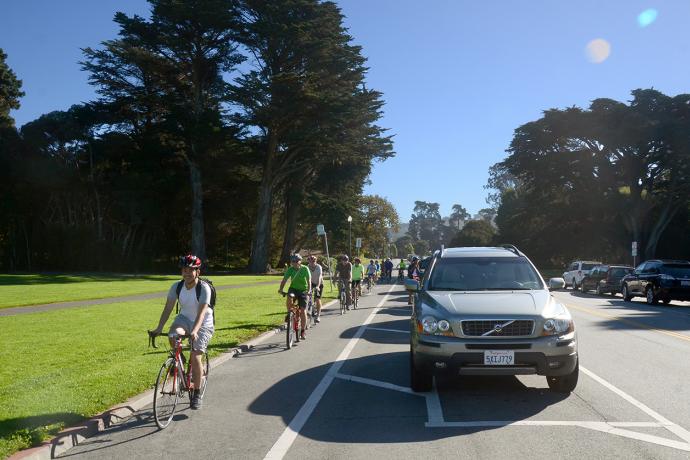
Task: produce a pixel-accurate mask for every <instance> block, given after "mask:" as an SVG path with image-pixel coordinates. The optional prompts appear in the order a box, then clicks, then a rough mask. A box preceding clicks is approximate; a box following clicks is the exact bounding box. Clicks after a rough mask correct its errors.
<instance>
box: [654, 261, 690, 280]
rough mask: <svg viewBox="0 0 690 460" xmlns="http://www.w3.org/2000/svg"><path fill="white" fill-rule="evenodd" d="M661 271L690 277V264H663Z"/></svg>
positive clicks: (674, 275) (677, 276)
mask: <svg viewBox="0 0 690 460" xmlns="http://www.w3.org/2000/svg"><path fill="white" fill-rule="evenodd" d="M661 273H665V274H667V275H671V276H673V277H674V278H690V265H684V264H683V265H681V264H677V265H663V266H662V267H661Z"/></svg>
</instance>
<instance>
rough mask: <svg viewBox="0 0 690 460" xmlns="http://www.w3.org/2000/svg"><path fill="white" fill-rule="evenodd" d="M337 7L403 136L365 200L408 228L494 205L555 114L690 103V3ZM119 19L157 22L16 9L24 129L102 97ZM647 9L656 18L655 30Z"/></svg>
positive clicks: (390, 2) (65, 7)
mask: <svg viewBox="0 0 690 460" xmlns="http://www.w3.org/2000/svg"><path fill="white" fill-rule="evenodd" d="M337 3H338V4H339V5H340V6H341V8H342V10H343V13H344V14H345V15H346V26H347V27H348V28H349V29H350V33H351V34H352V36H353V37H354V42H355V43H356V44H359V45H361V46H363V48H364V50H363V53H364V55H365V56H366V57H367V58H368V59H369V61H368V64H369V67H370V71H369V75H368V86H369V87H371V88H375V89H377V90H379V91H381V92H383V98H384V100H385V102H386V106H385V108H384V111H385V114H384V117H383V119H382V120H381V122H380V124H381V125H382V126H384V127H386V128H389V129H390V133H391V134H393V135H394V136H395V138H394V139H395V150H396V152H397V156H396V157H395V158H393V159H390V160H388V161H386V162H384V163H379V164H376V165H375V167H374V170H373V173H372V175H371V178H370V180H371V184H370V185H367V186H366V187H365V192H366V193H370V194H374V193H376V194H379V195H382V196H384V197H386V198H388V199H389V200H390V201H391V202H392V203H393V204H394V205H395V207H396V209H397V210H398V212H399V214H400V218H401V220H402V221H403V222H406V221H407V220H409V217H410V214H411V213H412V208H413V206H414V201H415V200H424V201H432V202H438V203H440V204H441V212H442V214H444V215H447V214H449V213H450V209H451V206H452V205H453V204H454V203H459V204H462V205H463V206H465V207H466V208H467V209H468V210H469V211H470V212H471V213H476V212H477V211H478V210H479V209H481V208H483V207H486V206H487V205H486V202H485V198H486V195H487V191H486V190H485V189H484V188H483V187H484V185H485V184H486V181H487V178H488V169H489V167H490V166H491V165H492V164H494V163H496V162H498V161H501V160H502V159H503V158H504V157H505V155H506V154H505V149H506V148H507V147H508V145H509V143H510V140H511V138H512V133H513V131H514V129H515V128H517V127H518V126H520V125H521V124H523V123H526V122H529V121H532V120H535V119H537V118H539V117H540V115H541V112H542V111H543V110H546V109H549V108H564V107H568V106H573V105H577V106H581V107H585V106H587V105H588V104H589V102H590V101H591V100H593V99H596V98H598V97H609V98H613V99H617V100H621V101H626V100H629V96H630V91H631V90H633V89H635V88H649V87H654V88H656V89H658V90H660V91H662V92H664V93H666V94H670V95H675V94H679V93H685V92H690V59H688V58H689V57H690V27H688V26H687V24H688V20H689V19H690V1H686V0H675V1H637V0H606V1H602V0H596V1H595V0H578V1H572V0H522V1H518V0H484V1H476V0H475V1H464V0H426V1H421V0H340V1H338V2H337ZM118 10H119V11H123V12H125V13H128V14H135V13H136V14H140V15H146V14H147V12H148V4H147V3H146V1H145V0H61V1H50V0H23V1H21V2H19V1H8V2H5V4H4V5H3V14H2V15H1V16H0V47H1V48H3V49H4V50H5V52H6V53H7V54H8V55H9V56H8V63H9V65H10V66H11V67H12V69H13V70H14V71H15V72H16V73H17V75H18V77H19V78H20V79H22V80H23V83H24V86H23V90H24V91H25V92H26V96H25V97H24V98H23V99H22V101H21V103H22V107H21V108H20V110H18V111H14V112H13V116H14V117H15V119H16V121H17V124H18V125H19V126H21V125H22V124H23V123H26V122H28V121H31V120H33V119H34V118H36V117H38V116H40V115H41V114H43V113H46V112H49V111H51V110H62V109H66V108H68V107H69V106H70V105H72V104H74V103H78V102H82V101H87V100H90V99H91V98H93V97H94V92H93V89H92V88H91V87H90V86H89V85H88V84H87V75H86V74H85V73H84V72H81V71H80V69H79V65H78V63H77V62H78V61H79V60H80V59H81V58H82V56H81V52H80V48H82V47H87V46H91V47H96V46H98V44H99V43H100V42H101V41H103V40H107V39H110V38H113V37H115V36H116V34H117V29H116V27H115V25H114V24H113V22H112V17H113V14H114V13H115V11H118ZM650 10H653V11H651V12H650ZM645 11H648V12H647V14H646V15H644V16H642V18H643V19H646V21H647V22H649V20H650V19H653V21H652V22H651V23H648V24H646V25H645V26H643V25H641V24H640V22H639V20H638V19H639V18H640V14H642V13H643V12H645ZM654 13H656V15H655V14H654ZM595 39H601V40H604V41H605V42H599V43H608V44H609V45H610V54H609V55H608V56H605V55H604V54H597V53H595V55H596V56H595V57H598V58H599V60H601V62H599V63H594V62H592V61H591V59H590V57H591V55H588V54H587V52H586V49H587V45H588V43H590V42H591V41H592V40H595ZM597 49H599V48H595V51H596V50H597ZM603 58H605V59H603ZM602 59H603V60H602Z"/></svg>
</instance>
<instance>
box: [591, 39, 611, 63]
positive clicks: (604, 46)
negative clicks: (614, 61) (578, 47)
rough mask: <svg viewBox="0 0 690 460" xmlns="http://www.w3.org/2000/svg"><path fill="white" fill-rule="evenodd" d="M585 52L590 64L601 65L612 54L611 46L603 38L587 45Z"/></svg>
mask: <svg viewBox="0 0 690 460" xmlns="http://www.w3.org/2000/svg"><path fill="white" fill-rule="evenodd" d="M585 52H586V54H587V59H589V61H590V62H593V63H594V64H601V63H602V62H604V61H605V60H606V59H607V58H608V57H609V54H611V44H610V43H609V42H607V41H606V40H604V39H603V38H597V39H595V40H592V41H591V42H589V43H587V47H586V48H585Z"/></svg>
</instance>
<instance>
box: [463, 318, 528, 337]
mask: <svg viewBox="0 0 690 460" xmlns="http://www.w3.org/2000/svg"><path fill="white" fill-rule="evenodd" d="M509 321H513V322H512V323H510V324H508V325H507V326H504V327H502V328H501V329H500V331H498V330H496V331H495V332H493V333H491V334H488V335H486V336H485V337H522V336H529V335H532V332H533V330H534V321H532V320H510V319H492V320H480V321H462V322H461V325H462V333H463V334H464V335H466V336H471V337H481V336H483V335H484V334H486V333H487V332H489V331H492V330H495V329H496V326H499V325H503V324H505V323H507V322H509Z"/></svg>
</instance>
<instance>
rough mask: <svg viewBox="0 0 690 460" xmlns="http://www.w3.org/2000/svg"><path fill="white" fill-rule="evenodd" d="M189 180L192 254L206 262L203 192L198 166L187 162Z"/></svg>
mask: <svg viewBox="0 0 690 460" xmlns="http://www.w3.org/2000/svg"><path fill="white" fill-rule="evenodd" d="M187 164H188V166H189V179H190V183H191V186H192V253H193V254H194V255H196V256H198V257H200V258H201V260H202V261H204V262H205V261H206V240H205V238H204V209H203V204H204V191H203V188H202V186H201V170H200V169H199V165H198V164H196V163H195V162H193V161H191V160H189V161H187Z"/></svg>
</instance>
